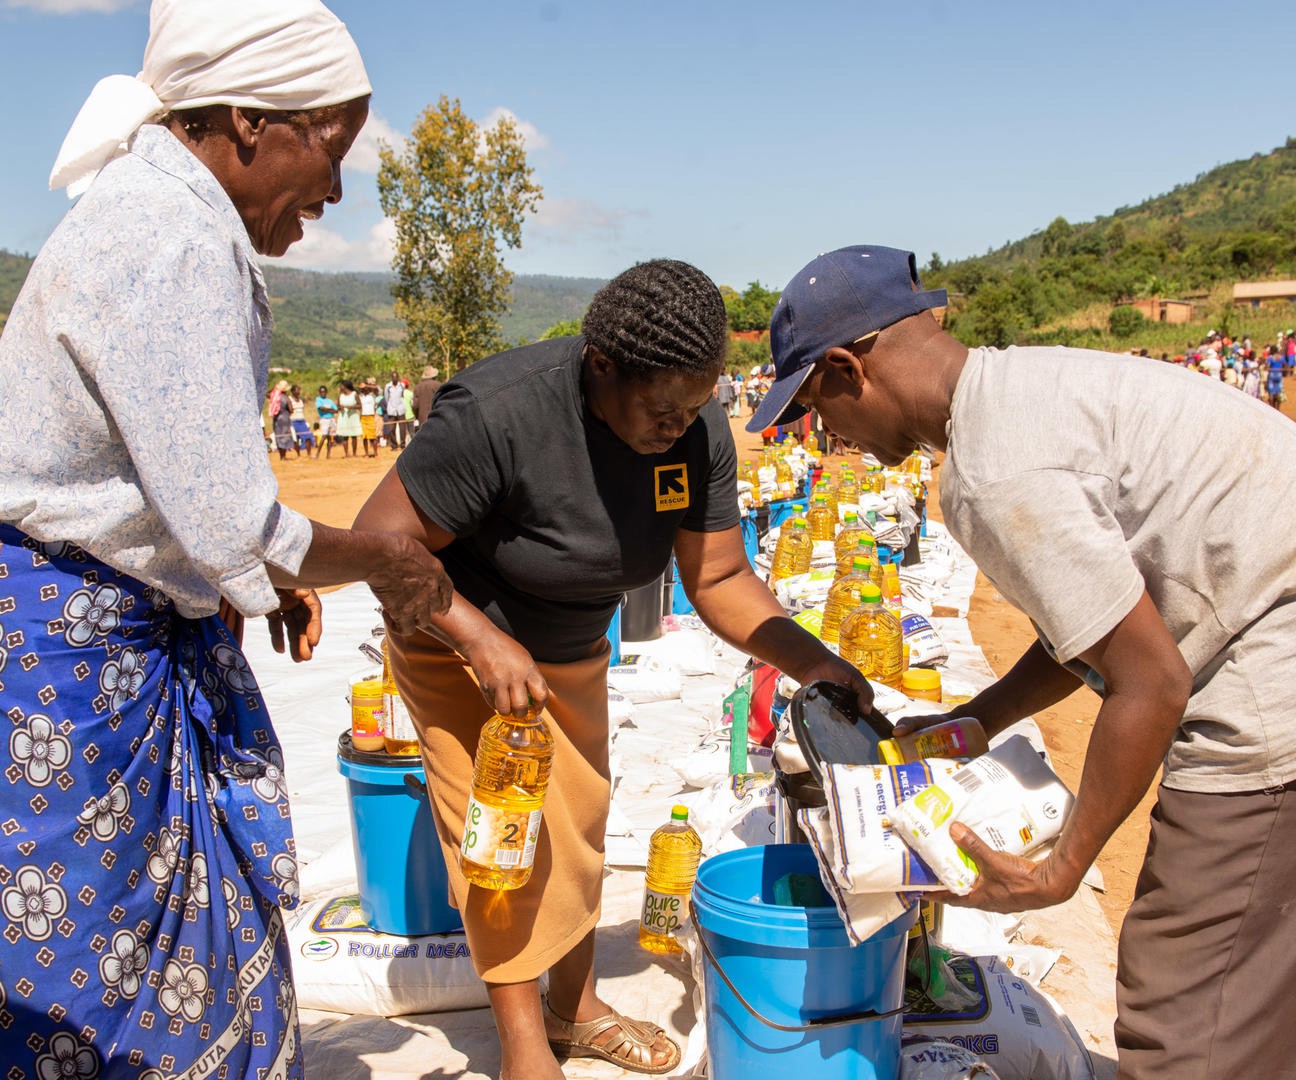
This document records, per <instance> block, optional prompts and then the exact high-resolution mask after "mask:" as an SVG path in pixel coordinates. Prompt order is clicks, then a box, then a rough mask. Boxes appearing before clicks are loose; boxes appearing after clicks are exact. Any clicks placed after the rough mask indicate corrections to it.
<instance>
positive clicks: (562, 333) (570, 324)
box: [540, 319, 584, 341]
mask: <svg viewBox="0 0 1296 1080" xmlns="http://www.w3.org/2000/svg"><path fill="white" fill-rule="evenodd" d="M582 322H584V320H583V319H564V320H563V321H562V322H556V323H554V324H553V326H551V327H549V329H548V330H546V331H545V332H544V333H543V334H541V335H540V340H541V341H549V340H550V339H551V338H560V337H575V336H576V335H577V334H579V333H580V332H581V323H582Z"/></svg>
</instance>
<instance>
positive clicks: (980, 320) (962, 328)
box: [955, 281, 1027, 349]
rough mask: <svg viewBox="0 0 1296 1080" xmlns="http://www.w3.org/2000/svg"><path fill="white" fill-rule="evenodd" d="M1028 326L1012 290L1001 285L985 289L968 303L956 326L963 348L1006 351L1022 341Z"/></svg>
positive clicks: (987, 286)
mask: <svg viewBox="0 0 1296 1080" xmlns="http://www.w3.org/2000/svg"><path fill="white" fill-rule="evenodd" d="M1026 323H1027V319H1026V317H1025V316H1024V315H1023V314H1022V312H1021V309H1020V308H1019V307H1018V298H1017V296H1016V294H1015V293H1014V291H1013V287H1012V286H1011V285H1010V284H1008V283H1007V282H1005V281H1000V282H995V283H994V284H991V285H984V286H982V287H981V288H980V289H978V290H977V291H976V293H975V295H973V296H972V297H971V298H970V299H969V301H968V305H967V308H966V309H965V310H964V311H963V313H962V314H961V315H960V316H959V318H958V321H957V322H956V323H955V333H956V336H957V337H958V339H959V340H960V341H962V342H963V343H964V344H968V345H972V344H976V345H993V346H995V347H996V348H999V349H1004V348H1007V347H1008V346H1009V345H1012V344H1014V343H1015V342H1016V341H1017V340H1018V339H1019V338H1020V337H1021V335H1022V333H1023V331H1024V330H1025V329H1026Z"/></svg>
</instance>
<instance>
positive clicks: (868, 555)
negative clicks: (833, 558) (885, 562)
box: [833, 534, 882, 589]
mask: <svg viewBox="0 0 1296 1080" xmlns="http://www.w3.org/2000/svg"><path fill="white" fill-rule="evenodd" d="M857 557H858V558H861V559H867V560H868V563H869V581H871V582H873V584H874V585H876V586H877V587H878V588H879V589H880V588H882V564H881V563H880V562H879V561H878V558H879V556H878V550H877V541H875V540H874V539H873V537H872V536H871V535H867V534H866V535H864V536H860V537H856V539H855V550H854V551H851V552H847V553H846V554H845V555H843V556H842V557H841V558H839V559H838V560H837V569H836V570H835V571H834V572H833V580H834V581H840V580H841V579H842V578H844V577H845V576H846V575H847V574H849V573H850V572H851V570H852V569H854V566H855V559H856V558H857Z"/></svg>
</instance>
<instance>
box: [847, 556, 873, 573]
mask: <svg viewBox="0 0 1296 1080" xmlns="http://www.w3.org/2000/svg"><path fill="white" fill-rule="evenodd" d="M868 568H869V561H868V559H861V558H859V557H858V556H856V557H855V558H853V559H851V569H852V570H867V569H868Z"/></svg>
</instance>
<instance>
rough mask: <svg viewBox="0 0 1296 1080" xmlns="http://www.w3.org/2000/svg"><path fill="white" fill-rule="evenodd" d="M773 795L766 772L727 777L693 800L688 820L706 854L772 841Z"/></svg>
mask: <svg viewBox="0 0 1296 1080" xmlns="http://www.w3.org/2000/svg"><path fill="white" fill-rule="evenodd" d="M776 797H777V795H776V791H775V787H774V774H773V773H772V772H766V773H739V774H738V775H737V776H730V777H728V778H726V779H725V780H723V781H721V782H719V783H716V784H712V785H711V787H709V788H708V789H707V790H706V791H705V792H703V793H702V795H701V796H699V797H698V798H697V799H694V800H693V801H692V805H691V807H690V809H689V819H690V821H691V823H692V825H693V827H694V828H695V829H696V830H697V833H698V836H700V837H701V838H702V850H703V852H705V853H706V855H707V857H708V858H709V857H710V856H712V855H719V854H720V853H721V852H724V851H735V850H737V849H738V848H744V847H754V846H756V845H759V844H772V843H774V824H775V821H774V800H775V798H776Z"/></svg>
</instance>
